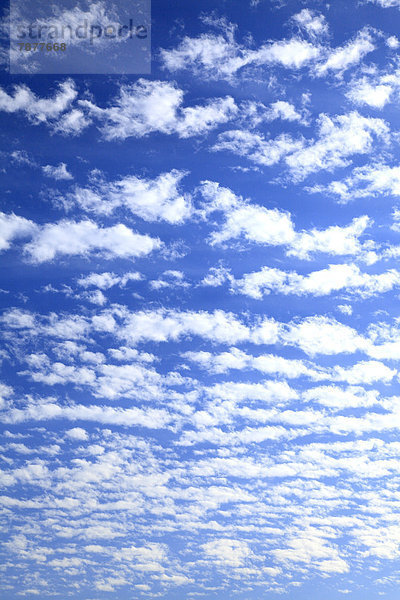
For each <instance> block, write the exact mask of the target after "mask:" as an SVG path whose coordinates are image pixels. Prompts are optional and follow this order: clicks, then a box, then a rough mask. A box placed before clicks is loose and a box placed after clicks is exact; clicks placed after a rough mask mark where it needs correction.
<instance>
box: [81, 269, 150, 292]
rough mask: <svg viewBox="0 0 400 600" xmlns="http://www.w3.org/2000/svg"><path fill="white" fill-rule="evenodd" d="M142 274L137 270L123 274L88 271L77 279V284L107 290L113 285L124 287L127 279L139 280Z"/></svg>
mask: <svg viewBox="0 0 400 600" xmlns="http://www.w3.org/2000/svg"><path fill="white" fill-rule="evenodd" d="M142 278H143V277H142V275H141V274H140V273H138V272H137V271H132V272H128V273H124V274H123V275H116V274H115V273H108V272H106V273H90V274H89V275H86V276H85V277H81V278H80V279H78V285H80V286H82V287H84V288H88V287H97V288H100V289H101V290H109V289H110V288H112V287H114V286H115V285H119V286H121V287H125V286H126V284H127V283H128V282H129V281H140V280H141V279H142Z"/></svg>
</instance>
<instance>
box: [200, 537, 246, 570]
mask: <svg viewBox="0 0 400 600" xmlns="http://www.w3.org/2000/svg"><path fill="white" fill-rule="evenodd" d="M201 548H202V550H203V552H204V553H205V555H206V556H207V557H209V558H210V559H212V561H213V562H214V563H216V564H217V565H219V566H221V565H227V566H230V567H241V566H243V565H244V564H245V562H246V560H247V559H248V558H250V557H251V556H252V552H251V550H250V547H249V545H248V544H247V543H246V542H244V541H241V540H233V539H229V538H221V539H216V540H213V541H211V542H207V543H206V544H202V546H201Z"/></svg>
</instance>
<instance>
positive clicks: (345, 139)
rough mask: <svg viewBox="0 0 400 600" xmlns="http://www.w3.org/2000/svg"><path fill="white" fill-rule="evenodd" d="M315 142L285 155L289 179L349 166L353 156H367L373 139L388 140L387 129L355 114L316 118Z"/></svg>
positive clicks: (378, 123)
mask: <svg viewBox="0 0 400 600" xmlns="http://www.w3.org/2000/svg"><path fill="white" fill-rule="evenodd" d="M318 129H319V131H318V139H317V140H316V141H315V142H314V141H311V142H310V143H309V144H308V145H307V146H305V147H304V148H301V149H299V150H297V151H294V152H293V153H291V154H289V155H288V156H287V157H286V158H285V162H286V164H287V165H288V167H289V169H290V171H291V174H292V177H293V178H294V179H295V180H301V179H303V178H305V177H307V176H308V175H309V174H310V173H314V172H316V171H320V170H333V169H335V168H337V167H344V166H347V165H348V164H351V159H350V157H351V156H352V155H354V154H368V153H370V152H371V150H372V148H373V141H374V137H376V138H377V139H380V140H383V141H384V142H385V141H386V140H387V139H388V135H389V128H388V126H387V124H386V123H385V121H383V120H382V119H376V118H372V117H363V116H361V115H360V114H359V113H358V112H351V113H349V114H344V115H338V116H335V117H329V116H328V115H325V114H321V115H320V116H319V118H318Z"/></svg>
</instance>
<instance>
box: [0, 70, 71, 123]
mask: <svg viewBox="0 0 400 600" xmlns="http://www.w3.org/2000/svg"><path fill="white" fill-rule="evenodd" d="M77 95H78V92H77V90H76V87H75V83H74V81H73V80H72V79H67V80H66V81H63V82H62V83H60V85H59V89H58V91H57V92H56V93H55V95H54V97H53V98H38V97H37V96H36V95H35V94H34V93H33V92H32V91H31V90H30V89H29V88H28V87H27V86H25V85H17V86H16V87H15V92H14V95H13V96H12V95H9V94H7V92H5V91H4V90H3V89H0V110H2V111H5V112H8V113H15V112H23V113H25V114H26V115H27V117H28V118H29V119H30V120H31V121H32V122H33V123H35V124H38V123H46V122H52V121H53V120H54V119H57V117H59V116H60V115H61V113H63V112H65V111H66V110H67V109H68V108H69V107H70V106H71V103H72V102H73V101H74V100H75V99H76V97H77Z"/></svg>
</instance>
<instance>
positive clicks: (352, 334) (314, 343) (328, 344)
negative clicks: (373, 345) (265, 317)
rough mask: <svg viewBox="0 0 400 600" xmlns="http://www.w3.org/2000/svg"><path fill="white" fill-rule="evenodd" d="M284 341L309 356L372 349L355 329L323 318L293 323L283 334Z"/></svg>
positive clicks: (334, 320) (316, 317)
mask: <svg viewBox="0 0 400 600" xmlns="http://www.w3.org/2000/svg"><path fill="white" fill-rule="evenodd" d="M282 340H283V343H286V344H289V345H291V346H292V345H293V346H297V347H299V348H301V349H302V350H303V351H304V352H305V353H306V354H308V355H309V356H314V355H315V354H328V355H329V354H340V353H342V352H345V353H354V352H357V351H358V350H361V351H368V350H369V349H370V341H369V340H368V339H367V338H365V337H363V336H362V335H360V334H359V333H358V332H357V331H356V330H355V329H353V328H352V327H349V326H348V325H343V323H339V322H338V321H336V319H329V318H328V317H323V316H315V317H307V318H306V319H304V320H302V321H300V322H299V323H291V324H290V325H289V327H288V329H287V331H286V332H285V333H283V334H282Z"/></svg>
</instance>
